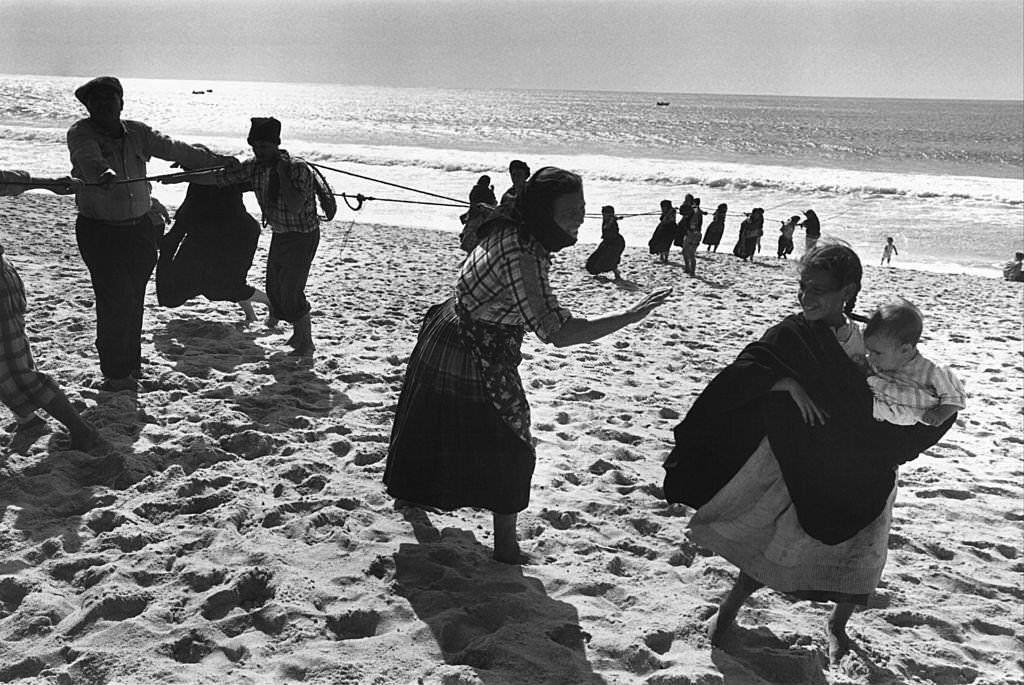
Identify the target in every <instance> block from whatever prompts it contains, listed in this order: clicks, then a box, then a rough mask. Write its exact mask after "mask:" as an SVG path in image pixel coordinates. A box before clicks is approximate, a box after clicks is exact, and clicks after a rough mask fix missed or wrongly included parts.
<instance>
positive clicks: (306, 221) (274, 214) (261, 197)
mask: <svg viewBox="0 0 1024 685" xmlns="http://www.w3.org/2000/svg"><path fill="white" fill-rule="evenodd" d="M281 157H282V158H284V159H286V160H288V161H289V162H290V164H289V170H290V172H289V176H290V179H286V178H282V179H281V180H280V182H281V184H284V183H288V182H291V184H292V185H293V186H295V189H296V190H298V191H299V194H300V195H301V196H302V207H301V209H299V211H298V212H289V211H288V209H287V207H285V204H284V193H283V191H280V190H279V191H278V194H277V198H271V197H269V196H268V193H267V191H268V189H269V188H270V178H271V175H272V173H273V171H274V169H275V168H276V167H277V165H276V164H268V163H266V162H260V161H258V160H256V159H247V160H245V161H244V162H242V163H241V165H240V166H238V167H236V168H234V169H224V170H223V171H219V172H217V176H216V178H217V185H219V186H230V185H236V184H251V186H252V188H253V191H254V192H255V193H256V200H257V201H258V202H259V203H260V210H261V211H262V212H263V221H264V224H269V225H270V229H271V230H272V231H273V232H274V233H312V232H314V231H316V230H318V229H319V228H320V219H319V218H318V217H317V214H316V181H315V180H314V179H313V172H312V170H311V169H310V168H309V167H308V166H307V165H306V163H305V162H304V161H302V160H293V159H292V158H291V157H290V156H289V155H288V152H287V151H285V150H281Z"/></svg>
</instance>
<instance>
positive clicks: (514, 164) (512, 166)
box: [508, 159, 530, 176]
mask: <svg viewBox="0 0 1024 685" xmlns="http://www.w3.org/2000/svg"><path fill="white" fill-rule="evenodd" d="M516 169H519V170H520V171H524V172H526V175H527V176H529V175H530V166H529V165H528V164H527V163H526V162H524V161H523V160H521V159H513V160H512V161H511V162H509V163H508V172H509V173H510V174H511V173H512V172H513V171H515V170H516Z"/></svg>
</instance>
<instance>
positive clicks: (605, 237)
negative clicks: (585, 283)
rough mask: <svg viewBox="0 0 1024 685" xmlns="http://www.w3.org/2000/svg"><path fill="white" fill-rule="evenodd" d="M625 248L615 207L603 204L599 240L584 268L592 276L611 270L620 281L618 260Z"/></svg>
mask: <svg viewBox="0 0 1024 685" xmlns="http://www.w3.org/2000/svg"><path fill="white" fill-rule="evenodd" d="M625 249H626V240H625V239H624V238H623V237H622V234H621V233H619V217H617V216H615V208H614V207H612V206H611V205H605V206H604V207H602V208H601V242H600V243H599V244H598V246H597V249H596V250H594V252H593V254H591V255H590V257H588V258H587V264H586V269H587V272H588V273H590V274H591V275H592V276H597V275H598V274H603V273H605V272H607V271H611V272H612V273H613V274H615V280H616V281H621V280H622V275H621V274H620V273H619V260H620V259H622V252H623V250H625Z"/></svg>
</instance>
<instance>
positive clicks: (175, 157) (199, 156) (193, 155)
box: [133, 122, 221, 169]
mask: <svg viewBox="0 0 1024 685" xmlns="http://www.w3.org/2000/svg"><path fill="white" fill-rule="evenodd" d="M133 125H134V126H135V127H137V130H138V131H139V133H140V134H142V138H143V141H144V142H143V145H144V150H145V152H146V154H147V155H149V156H151V157H157V158H159V159H164V160H167V161H170V162H178V163H179V164H181V165H182V166H183V167H185V168H187V169H198V168H202V167H209V166H217V165H219V164H220V163H221V156H220V155H218V154H216V153H214V152H207V151H206V150H203V149H202V148H198V147H195V146H194V145H190V144H189V143H186V142H183V141H180V140H175V139H174V138H171V137H170V136H166V135H164V134H163V133H160V131H157V130H156V129H153V128H150V127H149V126H148V125H146V124H143V123H141V122H133Z"/></svg>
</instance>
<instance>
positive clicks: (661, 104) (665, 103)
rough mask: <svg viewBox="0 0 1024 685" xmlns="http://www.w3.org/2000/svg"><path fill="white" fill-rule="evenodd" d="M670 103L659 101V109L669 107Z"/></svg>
mask: <svg viewBox="0 0 1024 685" xmlns="http://www.w3.org/2000/svg"><path fill="white" fill-rule="evenodd" d="M668 105H669V103H668V102H666V101H665V100H658V107H668Z"/></svg>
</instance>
